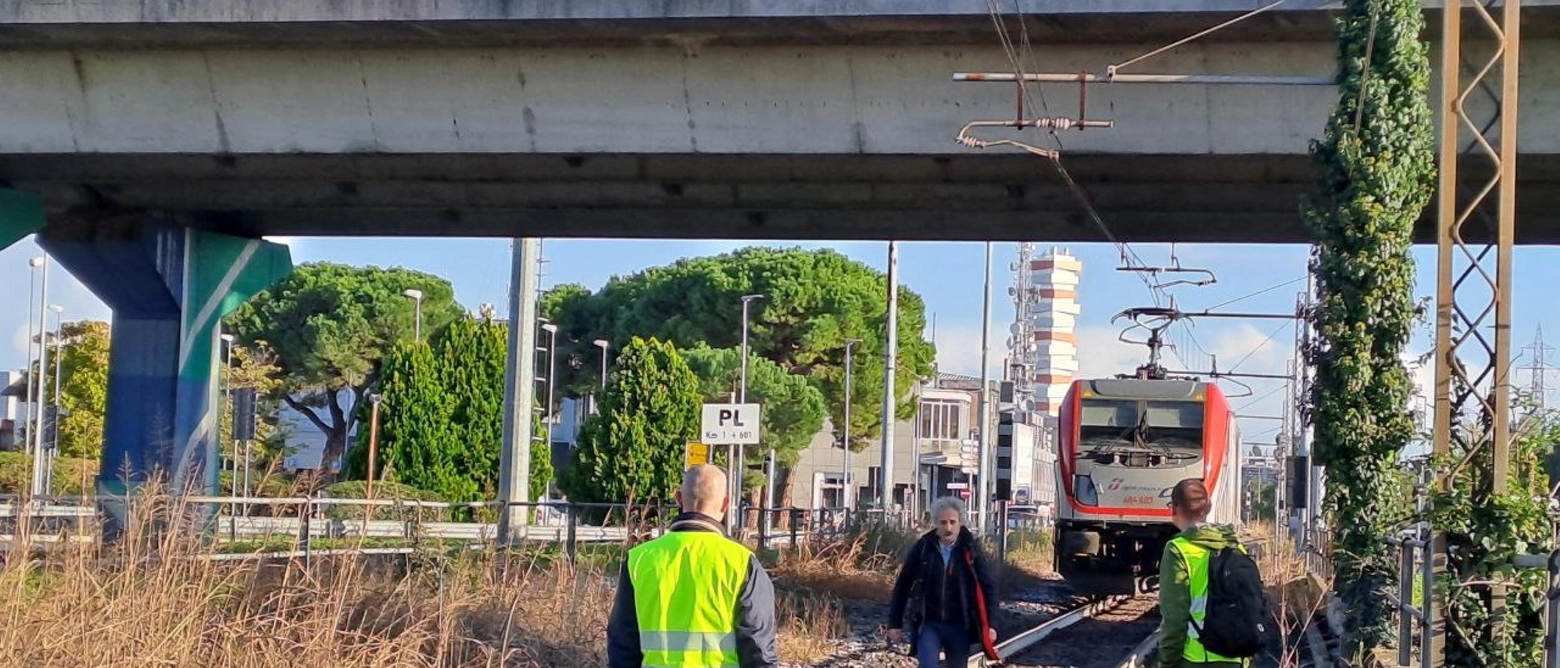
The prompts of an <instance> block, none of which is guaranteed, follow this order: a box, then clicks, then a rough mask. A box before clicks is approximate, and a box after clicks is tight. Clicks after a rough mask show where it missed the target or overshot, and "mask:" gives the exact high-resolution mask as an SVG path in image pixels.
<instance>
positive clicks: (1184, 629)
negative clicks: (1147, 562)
mask: <svg viewBox="0 0 1560 668" xmlns="http://www.w3.org/2000/svg"><path fill="white" fill-rule="evenodd" d="M1212 508H1213V503H1212V501H1211V500H1210V499H1209V498H1208V487H1207V485H1204V484H1203V481H1201V480H1197V479H1195V478H1191V479H1187V480H1182V481H1181V482H1180V483H1177V484H1176V486H1175V488H1174V489H1172V490H1171V491H1170V511H1171V514H1172V516H1173V520H1172V521H1174V522H1175V527H1176V528H1177V529H1180V530H1181V533H1180V534H1179V535H1177V536H1176V537H1175V538H1174V539H1172V540H1171V541H1170V542H1169V543H1167V544H1166V545H1165V552H1164V555H1163V556H1162V557H1160V559H1159V614H1160V622H1159V630H1160V633H1161V635H1160V637H1159V665H1160V667H1161V668H1177V667H1178V666H1180V667H1186V668H1190V667H1192V666H1218V667H1221V668H1223V667H1226V666H1228V667H1232V668H1233V667H1238V666H1242V665H1244V664H1245V662H1244V661H1243V660H1242V659H1236V658H1230V657H1226V656H1220V655H1218V654H1215V653H1213V652H1210V651H1208V649H1207V648H1205V647H1203V645H1202V643H1201V642H1199V641H1198V639H1197V636H1198V629H1199V628H1201V627H1202V626H1203V619H1204V616H1205V613H1206V611H1207V605H1208V562H1209V560H1210V559H1211V558H1212V557H1213V555H1214V554H1216V553H1218V551H1219V550H1221V549H1224V548H1226V547H1236V548H1240V538H1239V536H1237V535H1236V533H1235V528H1234V527H1231V526H1228V525H1219V524H1209V523H1208V512H1209V511H1210V510H1212ZM1241 549H1244V548H1241Z"/></svg>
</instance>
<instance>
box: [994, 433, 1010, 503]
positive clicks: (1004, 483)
mask: <svg viewBox="0 0 1560 668" xmlns="http://www.w3.org/2000/svg"><path fill="white" fill-rule="evenodd" d="M996 455H997V470H996V475H994V476H993V477H992V479H993V480H995V481H996V483H997V493H996V495H995V496H993V497H992V500H993V501H1012V500H1013V411H1002V412H1001V413H999V414H998V415H997V452H996Z"/></svg>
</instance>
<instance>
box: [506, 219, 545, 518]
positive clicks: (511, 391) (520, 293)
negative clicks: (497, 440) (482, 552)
mask: <svg viewBox="0 0 1560 668" xmlns="http://www.w3.org/2000/svg"><path fill="white" fill-rule="evenodd" d="M513 243H514V252H513V255H512V258H511V265H512V268H511V271H512V273H513V276H514V278H513V279H512V280H511V282H510V284H509V354H508V355H507V356H506V360H505V365H504V366H505V369H504V432H503V434H504V436H503V451H502V452H501V454H500V464H499V476H498V477H499V483H498V486H499V495H500V499H499V500H500V501H502V502H503V510H502V512H501V514H500V516H499V522H498V542H499V544H500V545H504V546H507V545H509V544H510V543H511V542H513V541H514V539H515V535H514V532H515V529H516V528H518V527H522V526H524V525H525V523H526V516H527V512H526V509H525V508H524V507H518V508H517V507H516V506H515V504H523V503H526V502H527V501H529V500H530V493H531V414H532V411H533V410H534V409H535V406H536V302H537V299H536V281H537V269H538V266H539V265H538V262H537V260H538V258H539V257H540V255H541V240H540V239H537V238H535V237H526V238H523V239H515V240H514V242H513Z"/></svg>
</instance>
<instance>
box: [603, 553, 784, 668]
mask: <svg viewBox="0 0 1560 668" xmlns="http://www.w3.org/2000/svg"><path fill="white" fill-rule="evenodd" d="M752 555H753V553H752V552H749V551H748V549H747V548H746V547H744V546H742V545H741V544H739V543H736V542H733V541H731V540H728V539H727V538H726V537H725V536H722V535H720V534H717V533H714V532H709V531H673V532H671V533H668V534H666V535H664V536H661V537H660V538H657V539H655V540H652V541H650V542H648V543H645V544H643V545H640V546H638V547H635V548H634V549H632V550H629V551H628V577H629V581H630V582H632V583H633V585H634V612H635V614H636V616H637V617H638V618H639V646H640V651H642V652H643V653H644V665H645V666H646V668H651V667H655V668H725V667H727V666H730V667H733V668H735V666H737V665H738V663H737V635H736V625H737V599H738V597H740V596H741V593H742V585H743V583H744V581H745V580H746V579H747V570H748V562H749V561H750V560H751V559H752Z"/></svg>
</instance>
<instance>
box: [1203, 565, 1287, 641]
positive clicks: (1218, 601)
mask: <svg viewBox="0 0 1560 668" xmlns="http://www.w3.org/2000/svg"><path fill="white" fill-rule="evenodd" d="M1271 619H1272V617H1271V615H1270V614H1269V612H1268V609H1267V597H1266V596H1265V595H1264V594H1263V590H1262V575H1261V573H1259V572H1258V571H1257V562H1255V561H1252V559H1251V557H1250V556H1248V555H1247V554H1246V553H1245V552H1242V551H1240V550H1239V549H1238V548H1234V547H1226V548H1223V549H1221V550H1219V551H1218V552H1216V553H1215V554H1214V555H1213V558H1212V559H1210V560H1209V562H1208V609H1207V614H1206V615H1205V616H1204V617H1203V623H1202V627H1201V628H1199V629H1197V632H1198V638H1197V639H1198V641H1200V642H1201V643H1202V646H1203V647H1205V648H1207V649H1208V651H1210V652H1214V653H1216V654H1220V655H1223V656H1227V657H1230V658H1232V659H1244V658H1250V657H1254V656H1256V655H1257V654H1258V653H1260V652H1261V651H1262V648H1263V647H1264V646H1266V645H1267V642H1268V636H1269V634H1270V633H1271V632H1272V629H1273V624H1272V623H1271V621H1270V620H1271ZM1194 624H1195V622H1194Z"/></svg>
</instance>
